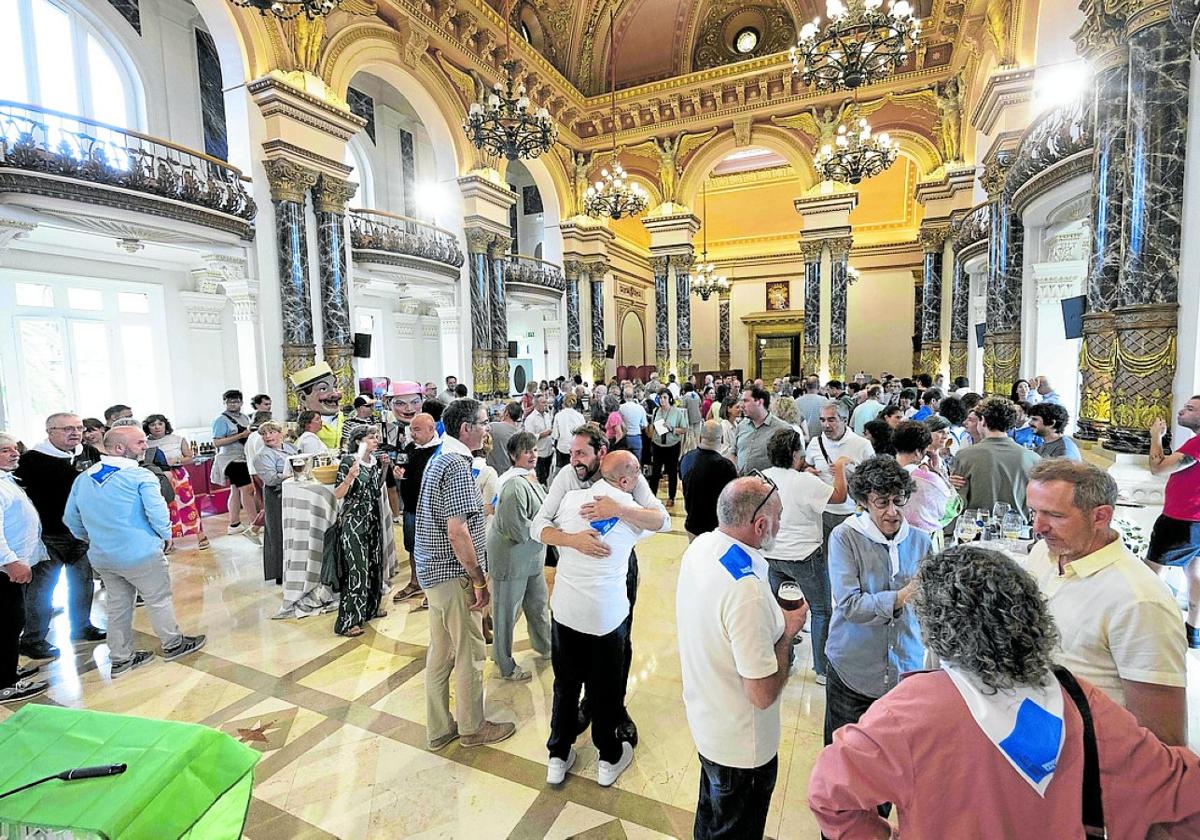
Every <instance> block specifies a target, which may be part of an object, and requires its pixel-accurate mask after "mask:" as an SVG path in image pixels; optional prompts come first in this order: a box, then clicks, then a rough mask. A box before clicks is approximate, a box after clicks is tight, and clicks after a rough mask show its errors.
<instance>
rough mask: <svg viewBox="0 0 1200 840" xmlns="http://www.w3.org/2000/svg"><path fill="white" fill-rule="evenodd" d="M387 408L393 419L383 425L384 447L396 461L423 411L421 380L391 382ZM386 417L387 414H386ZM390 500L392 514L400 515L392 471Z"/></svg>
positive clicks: (386, 399)
mask: <svg viewBox="0 0 1200 840" xmlns="http://www.w3.org/2000/svg"><path fill="white" fill-rule="evenodd" d="M385 401H386V406H387V408H389V409H391V413H392V419H390V420H386V422H385V423H384V425H383V448H384V450H385V451H386V452H387V453H388V454H389V455H390V456H391V457H392V463H395V462H396V455H397V454H398V453H399V452H400V450H402V449H403V448H404V445H405V444H406V443H408V441H409V432H408V427H409V426H410V425H412V420H413V418H414V417H416V416H417V414H418V413H420V411H421V405H422V404H423V403H424V401H425V399H424V392H423V390H422V388H421V383H420V382H413V381H411V380H408V379H402V380H400V381H399V382H393V383H391V386H390V387H389V388H388V393H387V397H386V398H385ZM384 417H385V419H386V417H387V415H386V414H385V415H384ZM386 478H387V493H388V501H389V502H391V505H392V515H393V516H399V515H400V496H399V495H398V492H397V490H396V479H395V478H394V477H393V476H392V473H391V471H390V470H389V471H388V474H387V477H386Z"/></svg>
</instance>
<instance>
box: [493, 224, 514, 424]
mask: <svg viewBox="0 0 1200 840" xmlns="http://www.w3.org/2000/svg"><path fill="white" fill-rule="evenodd" d="M511 247H512V239H511V238H510V237H507V236H502V235H499V234H497V235H496V236H495V237H493V238H492V242H491V244H490V245H488V290H489V295H488V301H489V307H488V309H489V314H490V318H491V330H490V331H491V336H492V338H491V347H492V376H491V388H490V389H489V390H490V394H491V398H492V399H497V400H501V399H506V398H507V397H508V396H509V387H508V297H507V294H506V293H505V289H504V286H505V279H504V276H505V272H506V271H507V270H508V261H509V253H508V252H509V250H510V248H511Z"/></svg>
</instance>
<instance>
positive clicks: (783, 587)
mask: <svg viewBox="0 0 1200 840" xmlns="http://www.w3.org/2000/svg"><path fill="white" fill-rule="evenodd" d="M775 599H776V600H777V601H779V606H781V607H783V608H784V609H785V610H798V609H800V605H801V604H803V603H804V592H803V591H802V590H801V589H800V585H799V584H797V583H794V582H793V581H790V580H785V581H784V582H783V583H781V584H779V591H778V592H777V593H775Z"/></svg>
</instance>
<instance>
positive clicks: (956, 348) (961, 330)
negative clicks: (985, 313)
mask: <svg viewBox="0 0 1200 840" xmlns="http://www.w3.org/2000/svg"><path fill="white" fill-rule="evenodd" d="M970 322H971V278H970V275H968V274H967V269H966V267H965V266H964V265H963V261H962V260H960V259H959V258H958V254H954V285H953V287H952V288H951V292H950V381H951V382H953V381H954V379H955V378H957V377H959V376H970V374H969V373H968V372H967V355H968V350H969V346H970V345H969V342H970V335H971V332H970V331H971V323H970Z"/></svg>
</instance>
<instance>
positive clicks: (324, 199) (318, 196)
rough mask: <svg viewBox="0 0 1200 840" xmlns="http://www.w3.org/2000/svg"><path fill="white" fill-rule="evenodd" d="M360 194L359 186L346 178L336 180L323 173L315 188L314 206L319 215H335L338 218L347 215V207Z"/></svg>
mask: <svg viewBox="0 0 1200 840" xmlns="http://www.w3.org/2000/svg"><path fill="white" fill-rule="evenodd" d="M356 192H358V184H356V183H354V182H353V181H347V180H346V179H345V178H335V177H334V176H332V175H329V174H327V173H321V176H320V177H319V178H317V183H316V185H315V186H314V187H313V204H314V205H316V209H317V212H318V213H334V214H336V215H338V216H344V215H345V214H346V205H347V204H349V203H350V199H352V198H354V194H355V193H356Z"/></svg>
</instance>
